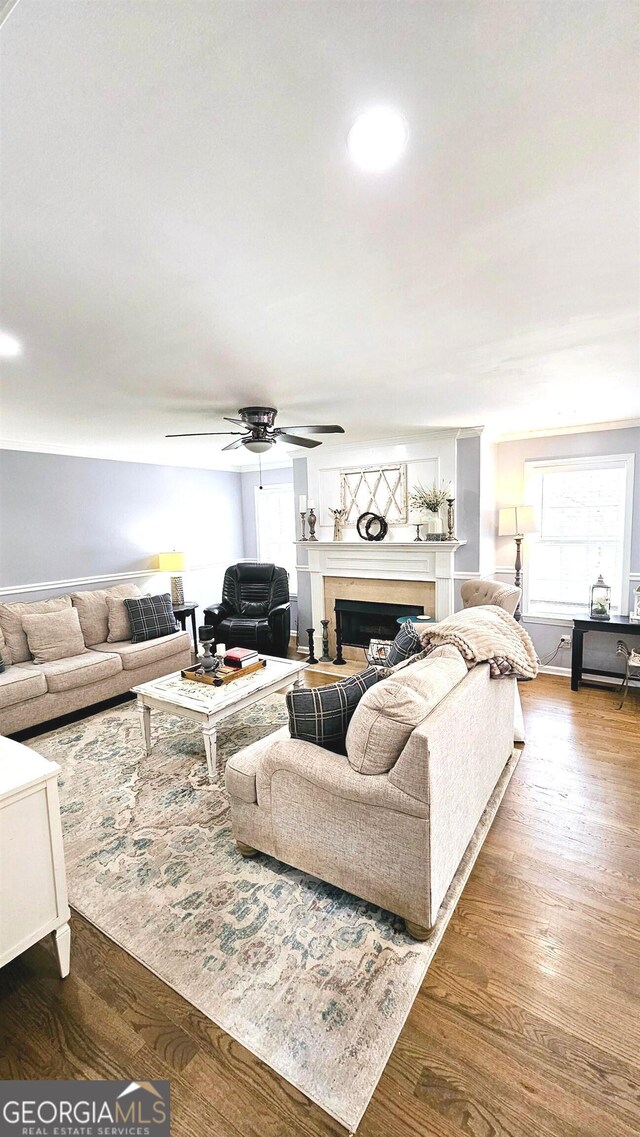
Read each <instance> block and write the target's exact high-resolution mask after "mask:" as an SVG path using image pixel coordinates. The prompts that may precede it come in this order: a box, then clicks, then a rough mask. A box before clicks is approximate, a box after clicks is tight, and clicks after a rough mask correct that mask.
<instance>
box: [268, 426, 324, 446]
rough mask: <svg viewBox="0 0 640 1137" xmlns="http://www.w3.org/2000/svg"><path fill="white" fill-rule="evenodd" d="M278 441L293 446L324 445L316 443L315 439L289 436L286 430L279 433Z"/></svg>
mask: <svg viewBox="0 0 640 1137" xmlns="http://www.w3.org/2000/svg"><path fill="white" fill-rule="evenodd" d="M278 439H279V440H280V441H282V442H290V443H291V444H292V445H293V446H308V447H312V446H322V443H321V442H316V440H315V438H297V437H296V435H295V434H287V433H286V431H284V430H279V431H278Z"/></svg>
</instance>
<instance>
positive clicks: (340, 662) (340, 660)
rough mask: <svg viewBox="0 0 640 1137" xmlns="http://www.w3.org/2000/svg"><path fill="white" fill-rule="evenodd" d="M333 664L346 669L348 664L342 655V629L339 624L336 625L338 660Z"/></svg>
mask: <svg viewBox="0 0 640 1137" xmlns="http://www.w3.org/2000/svg"><path fill="white" fill-rule="evenodd" d="M333 662H334V664H335V666H336V667H344V665H345V663H346V662H347V661H346V659H345V658H344V656H343V654H342V629H341V627H340V624H339V623H336V658H335V659H334V661H333Z"/></svg>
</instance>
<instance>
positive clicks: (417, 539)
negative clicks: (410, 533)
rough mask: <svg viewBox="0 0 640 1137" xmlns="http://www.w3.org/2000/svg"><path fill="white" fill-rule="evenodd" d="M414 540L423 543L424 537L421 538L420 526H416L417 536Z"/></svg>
mask: <svg viewBox="0 0 640 1137" xmlns="http://www.w3.org/2000/svg"><path fill="white" fill-rule="evenodd" d="M413 539H414V541H421V540H422V537H421V536H420V526H419V525H416V535H415V537H414V538H413Z"/></svg>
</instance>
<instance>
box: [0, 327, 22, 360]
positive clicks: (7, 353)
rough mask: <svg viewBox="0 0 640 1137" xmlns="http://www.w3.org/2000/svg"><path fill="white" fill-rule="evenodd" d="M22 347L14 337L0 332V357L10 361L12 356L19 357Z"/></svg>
mask: <svg viewBox="0 0 640 1137" xmlns="http://www.w3.org/2000/svg"><path fill="white" fill-rule="evenodd" d="M21 351H22V347H21V345H20V343H19V341H18V340H17V339H16V338H15V336H10V335H9V333H8V332H0V356H3V357H4V358H5V359H11V358H12V357H13V356H14V355H20V352H21Z"/></svg>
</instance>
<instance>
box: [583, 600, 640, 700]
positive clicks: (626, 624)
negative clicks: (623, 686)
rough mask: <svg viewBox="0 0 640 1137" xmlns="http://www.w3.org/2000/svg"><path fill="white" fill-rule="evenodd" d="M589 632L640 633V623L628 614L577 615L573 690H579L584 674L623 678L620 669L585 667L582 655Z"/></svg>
mask: <svg viewBox="0 0 640 1137" xmlns="http://www.w3.org/2000/svg"><path fill="white" fill-rule="evenodd" d="M587 632H613V633H614V634H615V635H617V636H624V635H627V636H633V635H636V636H638V635H640V624H638V623H637V622H635V621H633V620H631V619H630V618H629V617H628V616H616V617H615V618H612V619H611V620H592V619H591V617H589V616H576V617H575V619H574V621H573V636H572V638H571V690H572V691H577V690H578V688H579V686H580V684H581V682H582V676H583V675H606V676H608V677H610V678H611V679H622V673H621V672H620V671H604V670H603V668H602V667H583V666H582V656H583V648H584V642H583V641H584V637H585V634H586V633H587Z"/></svg>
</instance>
